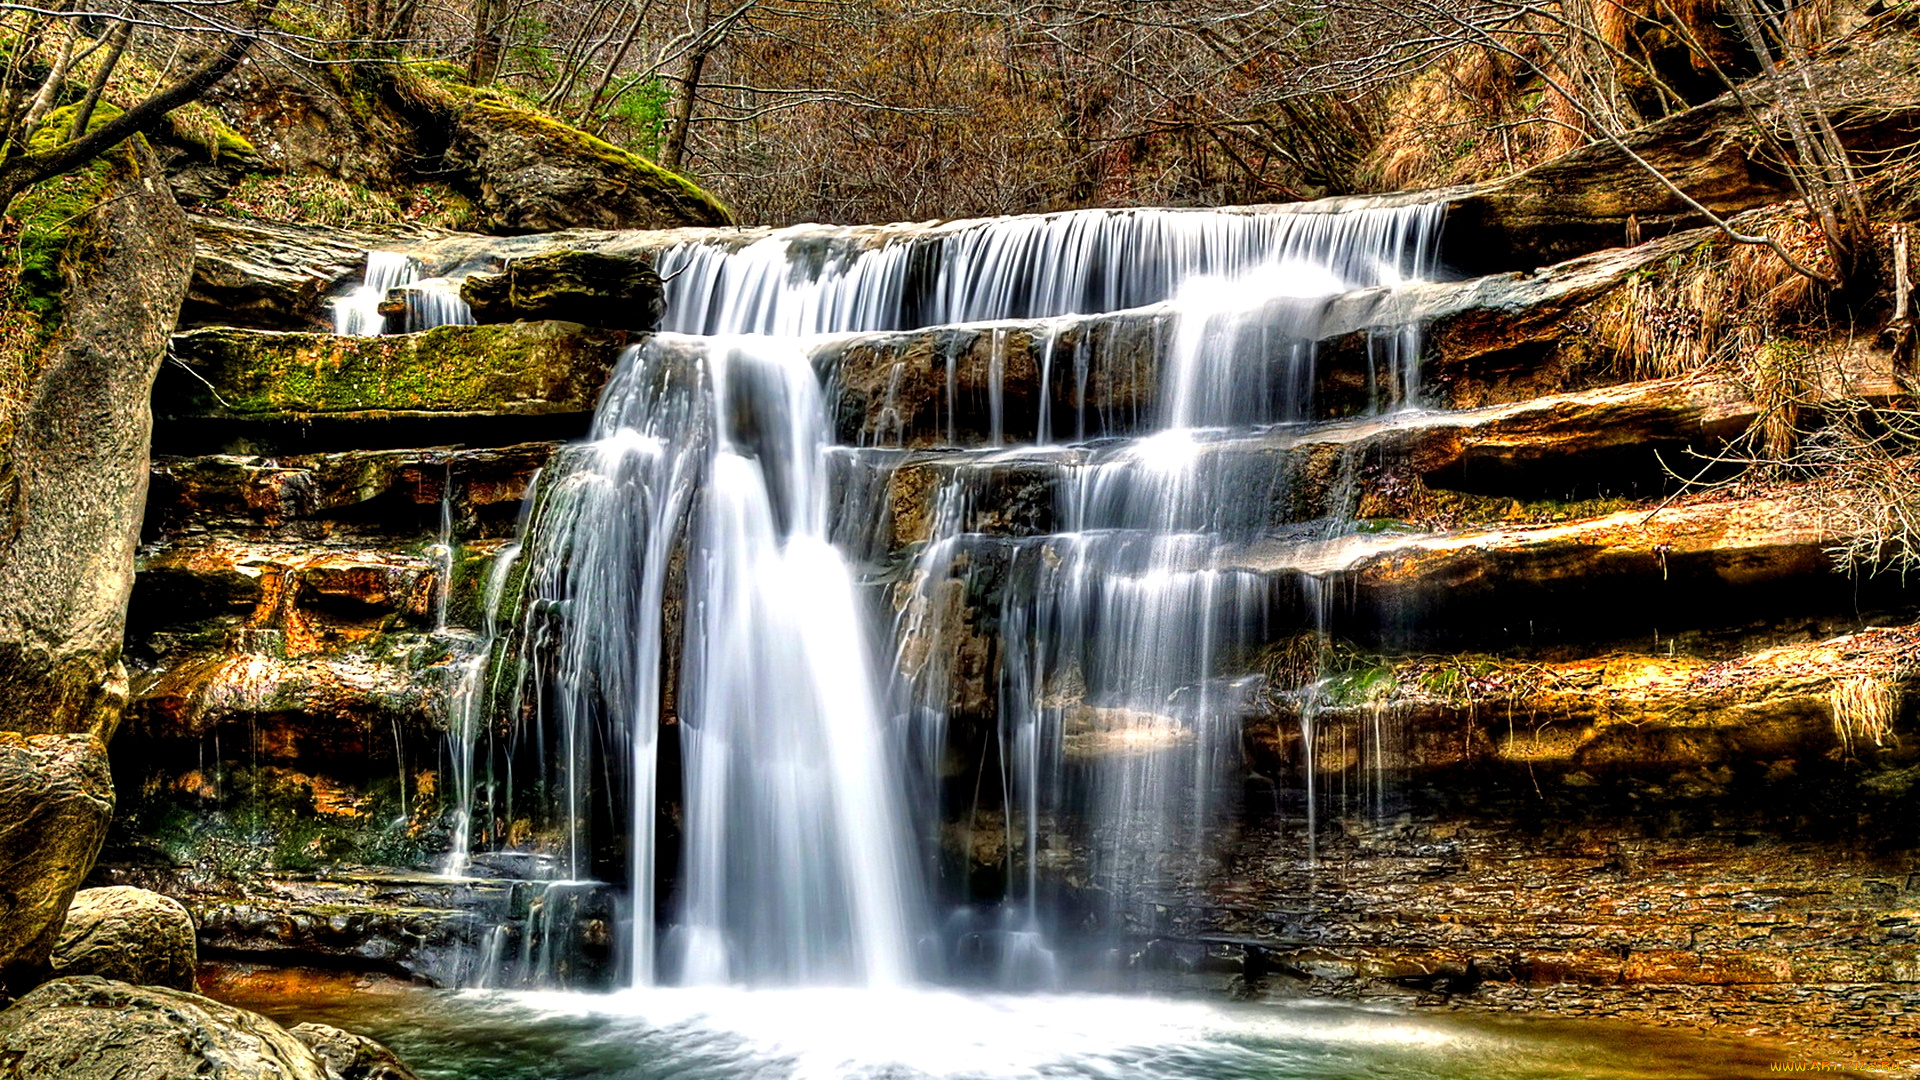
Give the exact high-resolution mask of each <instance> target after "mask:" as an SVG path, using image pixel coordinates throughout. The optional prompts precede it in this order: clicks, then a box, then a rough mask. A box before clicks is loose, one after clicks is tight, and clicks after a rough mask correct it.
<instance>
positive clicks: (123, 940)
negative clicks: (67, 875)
mask: <svg viewBox="0 0 1920 1080" xmlns="http://www.w3.org/2000/svg"><path fill="white" fill-rule="evenodd" d="M197 960H198V949H197V948H196V946H195V942H194V927H193V916H192V915H190V914H188V913H187V909H186V906H185V905H183V904H181V903H180V901H178V900H175V899H173V898H172V897H170V896H162V895H160V894H159V893H157V892H149V891H147V890H146V889H136V888H134V887H132V886H130V885H113V886H109V887H107V888H104V889H82V890H80V891H79V892H78V893H75V894H74V897H73V904H72V905H71V906H69V907H68V908H67V922H66V925H65V926H64V927H63V928H62V929H61V931H60V939H59V941H57V942H55V944H54V946H53V960H52V967H53V972H54V974H56V975H98V976H100V977H101V978H103V979H117V980H119V981H120V982H129V983H138V984H140V985H142V986H166V987H171V988H173V989H175V990H192V989H194V978H193V969H194V965H195V963H196V961H197Z"/></svg>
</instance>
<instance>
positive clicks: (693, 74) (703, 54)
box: [660, 0, 713, 172]
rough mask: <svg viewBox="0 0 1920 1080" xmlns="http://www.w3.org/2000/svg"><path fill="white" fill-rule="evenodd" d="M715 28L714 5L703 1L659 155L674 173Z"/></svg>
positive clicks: (683, 149) (682, 154)
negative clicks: (708, 35)
mask: <svg viewBox="0 0 1920 1080" xmlns="http://www.w3.org/2000/svg"><path fill="white" fill-rule="evenodd" d="M712 28H713V4H712V2H711V0H702V2H701V4H700V30H699V32H698V33H697V34H696V35H695V36H694V39H693V50H692V51H691V52H689V53H687V70H686V71H685V72H684V73H683V74H682V75H681V76H680V90H679V92H678V94H677V96H676V97H675V98H674V102H673V125H672V127H670V128H669V129H668V130H667V147H666V150H665V151H663V152H662V153H661V155H660V164H662V165H664V166H666V167H667V168H669V169H672V170H674V171H675V172H678V171H679V170H680V161H681V159H682V158H684V157H685V156H686V153H687V131H688V129H689V128H691V127H693V106H694V102H695V98H696V97H697V96H698V94H699V92H700V69H701V68H704V67H706V66H707V54H708V53H710V52H712V51H713V42H711V41H709V40H708V39H707V32H708V31H709V30H711V29H712Z"/></svg>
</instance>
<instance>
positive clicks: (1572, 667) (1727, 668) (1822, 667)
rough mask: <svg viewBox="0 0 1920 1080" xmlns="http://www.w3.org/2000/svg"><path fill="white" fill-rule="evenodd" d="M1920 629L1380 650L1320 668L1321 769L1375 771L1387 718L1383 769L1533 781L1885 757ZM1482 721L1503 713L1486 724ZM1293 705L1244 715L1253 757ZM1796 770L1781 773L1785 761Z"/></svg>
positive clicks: (1661, 775)
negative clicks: (1600, 648) (1587, 653)
mask: <svg viewBox="0 0 1920 1080" xmlns="http://www.w3.org/2000/svg"><path fill="white" fill-rule="evenodd" d="M1916 649H1920V627H1914V626H1905V627H1876V628H1870V629H1866V630H1862V631H1859V632H1857V633H1850V634H1843V635H1839V636H1836V637H1832V638H1827V639H1825V640H1820V641H1812V642H1795V643H1791V644H1786V645H1776V646H1771V647H1768V648H1761V649H1756V650H1754V651H1752V652H1747V653H1740V654H1736V655H1733V656H1729V657H1725V658H1720V659H1710V658H1707V657H1702V656H1690V655H1665V656H1661V655H1647V654H1644V653H1624V652H1606V653H1603V654H1601V655H1597V656H1591V657H1583V658H1581V659H1576V660H1555V659H1549V660H1530V659H1496V658H1490V657H1465V658H1457V659H1454V658H1434V657H1425V658H1391V657H1383V658H1379V659H1378V660H1377V661H1376V662H1373V663H1370V664H1367V665H1365V666H1360V667H1355V668H1354V669H1352V670H1349V671H1343V672H1339V673H1336V674H1334V675H1332V676H1331V677H1329V678H1328V680H1327V682H1326V684H1325V690H1324V694H1325V696H1326V700H1325V701H1323V702H1321V704H1320V705H1319V706H1318V707H1317V710H1316V717H1317V718H1318V719H1317V720H1316V727H1315V734H1314V741H1315V757H1314V760H1315V762H1316V768H1318V769H1319V770H1321V771H1323V772H1325V773H1327V774H1332V775H1338V774H1341V773H1344V772H1346V771H1347V770H1350V769H1360V770H1362V771H1367V770H1369V769H1375V768H1378V767H1382V766H1385V762H1384V760H1381V761H1377V762H1369V761H1367V760H1365V758H1364V756H1363V755H1361V754H1360V752H1359V751H1358V749H1357V748H1358V747H1359V746H1360V745H1361V744H1362V742H1363V741H1364V738H1365V730H1366V728H1367V726H1368V725H1369V724H1370V723H1374V722H1375V721H1376V720H1377V718H1378V717H1381V716H1383V715H1391V716H1393V717H1394V723H1395V725H1396V726H1397V727H1400V728H1401V729H1402V730H1403V731H1404V733H1405V734H1404V742H1403V744H1402V745H1401V746H1399V747H1398V748H1396V750H1395V751H1394V754H1393V762H1392V764H1391V766H1389V767H1390V768H1391V769H1392V770H1396V771H1398V770H1405V771H1409V772H1420V773H1432V774H1435V775H1438V776H1445V775H1449V774H1457V773H1459V772H1460V771H1462V770H1466V769H1477V768H1478V769H1484V768H1511V769H1515V770H1524V771H1525V772H1526V773H1528V774H1529V775H1536V776H1539V777H1549V778H1555V779H1553V780H1552V782H1561V781H1560V780H1558V779H1557V778H1559V777H1562V776H1571V777H1574V779H1573V782H1574V783H1576V784H1579V783H1588V782H1593V781H1595V780H1597V779H1598V778H1602V777H1619V776H1625V775H1638V776H1643V777H1653V778H1655V779H1656V780H1657V781H1659V782H1669V781H1671V782H1672V784H1673V787H1674V790H1675V791H1676V792H1684V791H1686V790H1687V788H1688V786H1689V785H1692V786H1693V787H1695V788H1697V789H1698V790H1697V791H1695V794H1696V795H1715V794H1720V793H1721V791H1720V789H1721V788H1722V787H1724V784H1706V785H1705V786H1701V780H1700V779H1696V780H1691V781H1690V780H1687V779H1684V778H1683V779H1679V780H1672V778H1675V777H1684V775H1685V774H1688V773H1689V772H1691V773H1692V774H1694V776H1696V777H1697V778H1701V779H1704V778H1708V777H1710V774H1711V773H1712V772H1713V771H1715V770H1721V769H1726V768H1734V769H1752V768H1754V767H1755V764H1754V763H1768V766H1767V767H1769V768H1775V769H1776V771H1777V770H1778V769H1779V768H1782V767H1784V765H1783V763H1791V762H1800V763H1802V767H1819V766H1821V764H1822V763H1823V762H1825V761H1827V760H1829V759H1838V760H1852V761H1869V762H1871V761H1875V760H1877V759H1879V758H1881V757H1882V756H1884V755H1890V754H1895V753H1896V751H1898V749H1899V743H1900V741H1901V735H1900V730H1901V727H1902V724H1903V720H1902V712H1903V709H1904V708H1905V705H1906V703H1907V702H1910V701H1913V700H1915V694H1916V692H1920V671H1916V670H1914V669H1913V668H1912V667H1911V666H1910V665H1909V664H1908V662H1907V658H1908V657H1909V656H1911V655H1913V654H1914V652H1915V650H1916ZM1487 716H1496V717H1498V718H1499V721H1500V722H1499V724H1498V725H1495V726H1492V727H1489V726H1488V725H1486V724H1484V723H1481V722H1480V721H1481V719H1482V718H1484V717H1487ZM1297 720H1298V702H1297V701H1294V700H1291V699H1280V700H1279V701H1278V702H1277V708H1276V710H1275V711H1274V712H1272V713H1270V714H1269V715H1267V716H1264V717H1261V718H1258V719H1255V720H1251V721H1249V723H1248V729H1247V730H1248V736H1249V738H1250V739H1251V740H1254V742H1255V743H1259V744H1263V745H1260V746H1258V747H1256V754H1257V755H1258V756H1259V757H1261V758H1262V759H1263V760H1266V761H1269V762H1271V761H1274V760H1276V759H1277V758H1278V757H1288V756H1290V755H1292V754H1293V753H1295V750H1294V749H1293V748H1294V747H1295V746H1296V745H1297V743H1298V741H1299V740H1300V739H1301V738H1303V737H1304V736H1303V735H1302V733H1301V730H1300V728H1299V726H1298V723H1297ZM1788 771H1791V770H1788Z"/></svg>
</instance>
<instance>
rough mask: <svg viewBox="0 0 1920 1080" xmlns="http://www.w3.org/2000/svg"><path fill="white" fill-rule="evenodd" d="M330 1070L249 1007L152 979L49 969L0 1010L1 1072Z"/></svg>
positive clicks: (105, 1078) (318, 1077)
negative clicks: (54, 974) (53, 974)
mask: <svg viewBox="0 0 1920 1080" xmlns="http://www.w3.org/2000/svg"><path fill="white" fill-rule="evenodd" d="M207 1076H218V1077H221V1078H222V1080H332V1078H330V1077H329V1076H328V1074H327V1070H326V1067H325V1065H324V1064H323V1063H322V1062H321V1060H320V1058H319V1056H318V1055H316V1054H315V1053H314V1052H313V1051H312V1050H310V1049H308V1047H307V1045H306V1044H305V1043H303V1042H301V1041H300V1040H299V1039H297V1038H295V1037H293V1036H292V1035H290V1034H288V1032H287V1031H286V1029H285V1028H282V1027H281V1026H280V1025H279V1024H276V1023H274V1022H273V1021H271V1020H269V1019H267V1018H266V1017H264V1016H261V1015H259V1014H258V1013H251V1012H248V1011H246V1010H245V1009H236V1008H234V1007H233V1006H230V1005H222V1004H220V1003H219V1002H217V1001H214V1000H212V999H210V998H203V997H201V996H199V995H198V994H190V993H185V992H183V991H179V990H168V989H165V988H163V987H157V986H129V985H127V984H126V983H119V982H112V981H109V980H107V979H100V978H94V977H92V976H78V977H74V978H65V979H56V980H54V981H52V982H49V983H46V984H44V985H42V986H40V987H38V988H37V989H35V990H34V991H33V992H32V993H30V994H27V995H26V996H25V997H22V998H21V999H20V1000H18V1001H16V1002H14V1003H13V1005H12V1007H10V1008H8V1009H7V1010H6V1011H5V1012H0V1080H56V1078H58V1080H193V1078H199V1077H207Z"/></svg>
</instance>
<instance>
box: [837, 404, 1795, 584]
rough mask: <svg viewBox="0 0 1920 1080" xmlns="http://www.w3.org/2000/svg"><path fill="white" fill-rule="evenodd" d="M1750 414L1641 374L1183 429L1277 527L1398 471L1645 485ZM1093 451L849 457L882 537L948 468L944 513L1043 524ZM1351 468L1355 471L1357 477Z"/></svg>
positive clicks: (1454, 477) (1478, 482)
mask: <svg viewBox="0 0 1920 1080" xmlns="http://www.w3.org/2000/svg"><path fill="white" fill-rule="evenodd" d="M1759 415H1760V410H1759V407H1758V406H1756V405H1755V404H1754V403H1753V402H1752V401H1751V400H1750V399H1749V398H1748V396H1747V394H1746V392H1745V391H1744V390H1742V389H1741V388H1739V387H1737V386H1734V385H1732V384H1730V383H1726V382H1723V381H1720V380H1718V379H1713V378H1691V379H1674V380H1654V381H1647V382H1638V383H1629V384H1625V385H1622V386H1609V387H1603V388H1600V389H1597V390H1589V391H1583V392H1579V393H1572V394H1556V395H1549V396H1543V397H1538V398H1531V399H1529V400H1526V401H1522V402H1518V403H1514V404H1510V405H1498V406H1489V407H1485V408H1480V409H1463V410H1456V411H1440V410H1435V411H1424V410H1423V411H1417V412H1400V413H1394V414H1390V415H1387V416H1376V417H1367V418H1360V419H1353V420H1343V421H1338V422H1333V423H1326V424H1319V425H1314V426H1311V427H1305V428H1294V427H1282V428H1276V429H1273V430H1268V431H1263V432H1259V433H1256V434H1251V435H1236V436H1230V437H1225V438H1210V439H1206V440H1204V441H1200V442H1198V443H1197V444H1196V446H1195V449H1194V463H1195V464H1194V468H1195V469H1196V470H1198V471H1197V473H1196V475H1201V476H1205V477H1207V478H1208V481H1209V482H1210V483H1211V482H1212V481H1214V480H1219V481H1221V482H1222V483H1223V485H1224V486H1226V487H1228V488H1230V489H1232V490H1240V491H1247V492H1259V493H1260V500H1261V502H1262V504H1263V506H1262V507H1261V511H1262V512H1261V514H1260V515H1259V519H1258V521H1257V522H1256V523H1257V524H1262V525H1266V526H1275V527H1277V526H1282V525H1286V524H1290V523H1298V522H1302V521H1309V520H1313V519H1316V518H1333V519H1340V518H1345V517H1349V516H1352V515H1354V514H1355V513H1356V512H1358V513H1359V514H1360V516H1363V517H1367V518H1395V519H1404V518H1408V517H1411V516H1414V512H1415V511H1416V510H1417V509H1418V507H1417V506H1415V505H1414V502H1415V500H1416V496H1417V495H1418V493H1417V492H1414V491H1411V490H1406V485H1405V483H1403V482H1397V481H1396V478H1400V477H1405V476H1415V477H1418V478H1420V479H1421V480H1422V481H1423V482H1424V483H1425V484H1427V485H1430V486H1431V487H1433V488H1439V489H1445V490H1448V491H1454V492H1468V493H1473V494H1478V495H1484V496H1488V497H1509V498H1534V497H1544V498H1549V499H1567V498H1571V497H1573V495H1574V493H1576V492H1579V491H1585V490H1593V489H1598V488H1602V487H1604V488H1605V489H1606V490H1612V491H1633V490H1636V489H1643V490H1646V491H1649V492H1653V491H1659V490H1661V489H1662V488H1663V486H1664V480H1665V478H1666V469H1665V466H1664V465H1663V464H1662V462H1663V457H1662V455H1665V458H1664V460H1675V459H1676V458H1677V457H1678V456H1679V455H1684V454H1685V453H1687V452H1688V451H1690V450H1691V451H1698V452H1700V453H1703V454H1705V453H1713V452H1716V451H1718V450H1720V449H1722V448H1723V447H1724V446H1725V445H1726V442H1727V440H1729V439H1732V438H1734V437H1736V436H1738V435H1740V434H1741V433H1743V432H1744V431H1746V430H1747V429H1748V427H1749V426H1750V425H1751V424H1752V423H1753V422H1754V421H1755V420H1756V419H1757V418H1758V417H1759ZM1126 452H1127V448H1125V447H1120V448H1117V449H1116V450H1110V451H1107V453H1116V454H1124V453H1126ZM1103 460H1108V459H1107V458H1106V457H1103V452H1102V451H1101V450H1098V449H1090V448H1086V447H1044V448H1032V449H1005V450H994V449H986V450H975V451H956V452H912V453H908V454H905V455H899V454H886V453H880V452H868V453H866V454H865V455H863V456H861V457H859V458H857V459H856V461H857V462H858V465H859V467H861V468H864V469H866V470H869V471H870V472H872V473H873V474H876V475H877V476H878V477H879V480H878V482H880V483H883V484H884V485H885V489H884V494H883V496H882V498H883V499H884V507H885V515H884V518H883V520H881V521H880V522H878V523H877V528H878V531H879V532H880V533H883V534H884V535H883V536H882V537H881V542H883V543H884V544H886V545H887V550H890V551H897V550H899V549H901V548H904V547H906V546H908V545H910V544H915V543H919V542H922V541H925V540H927V539H929V537H930V535H931V532H930V530H931V529H932V528H933V526H934V522H935V518H936V516H937V511H938V507H937V506H936V505H935V504H936V503H937V502H938V500H939V499H940V498H941V497H942V495H941V493H942V492H946V491H949V490H950V489H951V487H952V485H954V484H956V483H965V484H968V485H970V486H969V487H968V491H969V495H970V497H969V498H968V499H967V500H965V505H966V507H967V509H968V514H967V517H966V520H964V521H961V522H955V523H948V527H958V528H959V529H961V530H963V531H966V532H972V533H985V534H992V535H998V536H1015V537H1021V536H1034V535H1041V534H1044V533H1045V532H1047V531H1049V530H1050V529H1051V528H1052V527H1053V516H1054V505H1055V502H1056V500H1057V488H1058V485H1059V484H1060V483H1061V482H1063V480H1064V478H1065V477H1066V476H1067V475H1069V474H1070V473H1071V472H1072V471H1073V470H1077V469H1084V468H1086V467H1089V466H1092V465H1097V464H1098V463H1100V462H1101V461H1103ZM1356 474H1364V475H1365V476H1366V477H1368V478H1369V483H1367V484H1365V485H1360V486H1359V487H1356V485H1355V484H1354V482H1353V478H1354V476H1355V475H1356ZM1356 495H1357V496H1358V498H1357V499H1356ZM1236 520H1238V519H1236Z"/></svg>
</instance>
